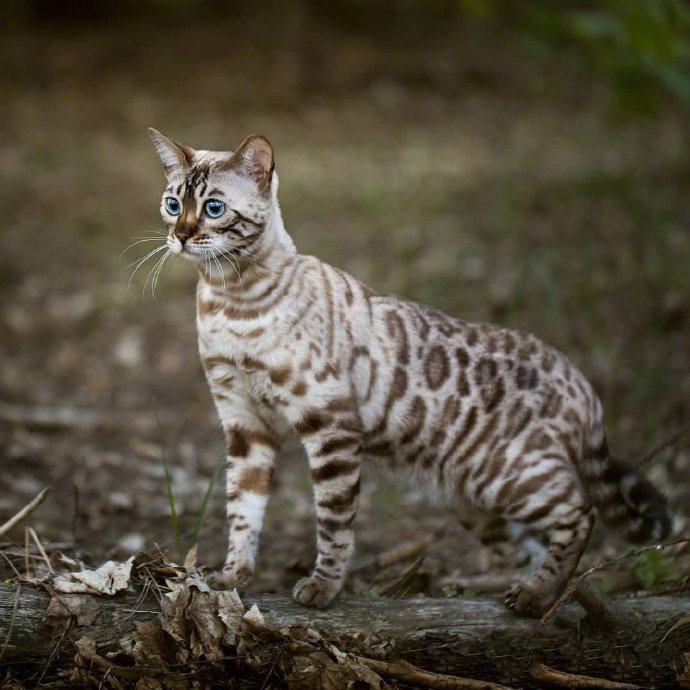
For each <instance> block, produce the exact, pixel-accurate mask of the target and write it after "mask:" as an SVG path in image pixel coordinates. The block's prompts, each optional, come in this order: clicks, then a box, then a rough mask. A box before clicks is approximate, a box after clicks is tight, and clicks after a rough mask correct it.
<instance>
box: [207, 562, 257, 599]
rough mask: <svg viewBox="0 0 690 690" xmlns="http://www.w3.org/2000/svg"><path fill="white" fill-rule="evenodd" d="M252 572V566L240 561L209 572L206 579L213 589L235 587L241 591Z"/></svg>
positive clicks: (247, 582)
mask: <svg viewBox="0 0 690 690" xmlns="http://www.w3.org/2000/svg"><path fill="white" fill-rule="evenodd" d="M253 574H254V568H252V567H251V566H250V565H249V564H248V563H246V562H241V563H237V564H234V565H230V566H224V567H223V570H221V571H220V572H216V573H211V574H210V575H209V576H208V577H207V578H206V580H207V582H208V584H209V585H211V587H213V588H214V589H237V590H239V591H240V592H241V591H242V590H243V589H244V588H245V587H246V586H247V584H249V581H250V580H251V579H252V575H253Z"/></svg>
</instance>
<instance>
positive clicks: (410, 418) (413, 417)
mask: <svg viewBox="0 0 690 690" xmlns="http://www.w3.org/2000/svg"><path fill="white" fill-rule="evenodd" d="M425 417H426V403H425V402H424V400H423V398H421V397H420V396H419V395H416V396H415V397H414V399H413V400H412V404H411V405H410V409H409V410H408V412H407V427H406V428H405V431H404V432H403V433H402V434H401V436H400V443H402V444H406V443H409V442H410V441H412V440H413V439H415V438H416V437H417V436H418V435H419V432H420V431H421V430H422V427H423V426H424V418H425Z"/></svg>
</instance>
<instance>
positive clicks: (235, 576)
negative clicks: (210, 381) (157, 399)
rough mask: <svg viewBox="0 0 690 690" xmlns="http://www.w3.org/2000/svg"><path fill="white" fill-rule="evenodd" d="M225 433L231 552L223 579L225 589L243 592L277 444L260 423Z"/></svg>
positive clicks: (259, 531)
mask: <svg viewBox="0 0 690 690" xmlns="http://www.w3.org/2000/svg"><path fill="white" fill-rule="evenodd" d="M257 422H259V423H257ZM224 431H225V436H226V439H227V447H228V454H227V461H226V464H225V471H226V478H225V490H226V493H225V504H226V517H227V521H228V552H227V556H226V558H225V563H224V565H223V570H222V573H221V577H220V580H221V582H222V584H224V585H225V586H226V587H229V588H232V587H237V588H238V589H242V588H244V586H245V585H246V584H247V582H248V581H249V579H250V578H251V576H252V575H253V574H254V565H255V561H256V551H257V547H258V545H259V535H260V533H261V527H262V525H263V521H264V514H265V511H266V505H267V503H268V494H269V488H270V482H271V477H272V475H273V466H274V461H275V456H276V451H277V443H276V442H275V440H274V438H273V436H272V434H271V433H270V432H269V430H268V429H266V428H265V426H263V424H262V423H260V421H259V420H255V423H254V424H247V422H246V421H245V423H244V424H243V425H242V426H228V427H226V428H225V429H224Z"/></svg>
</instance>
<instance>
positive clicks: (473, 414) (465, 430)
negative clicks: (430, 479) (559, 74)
mask: <svg viewBox="0 0 690 690" xmlns="http://www.w3.org/2000/svg"><path fill="white" fill-rule="evenodd" d="M476 423H477V408H476V407H475V406H472V407H470V410H469V412H468V413H467V416H466V417H465V419H464V420H463V425H462V429H459V430H458V432H457V434H456V436H455V440H454V441H453V445H452V446H451V447H450V448H449V449H448V450H447V451H446V452H445V454H444V455H443V458H441V463H440V464H439V467H438V476H439V479H440V480H441V481H442V480H443V470H444V468H445V466H446V463H447V462H448V461H449V460H450V459H451V458H452V457H453V455H454V454H455V452H456V451H457V449H458V448H459V447H460V444H461V443H462V441H463V439H465V438H466V437H467V436H469V435H470V433H472V429H474V425H475V424H476Z"/></svg>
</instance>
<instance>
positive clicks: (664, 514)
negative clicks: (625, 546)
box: [579, 437, 672, 544]
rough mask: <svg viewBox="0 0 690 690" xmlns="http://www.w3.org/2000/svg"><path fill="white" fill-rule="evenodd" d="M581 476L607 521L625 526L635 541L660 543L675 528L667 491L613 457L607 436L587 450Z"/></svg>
mask: <svg viewBox="0 0 690 690" xmlns="http://www.w3.org/2000/svg"><path fill="white" fill-rule="evenodd" d="M579 471H580V478H581V479H582V482H583V484H584V485H585V490H586V491H587V493H588V494H589V497H590V500H591V501H592V504H593V505H594V507H595V508H596V509H597V511H598V512H599V514H600V515H601V517H602V519H603V520H604V522H605V523H606V524H607V525H609V526H611V527H616V528H624V529H625V531H626V537H627V539H628V540H629V541H631V542H634V543H635V544H641V543H646V542H658V541H661V540H662V539H664V538H665V537H666V536H667V535H668V533H669V532H670V531H671V522H672V520H671V513H670V512H669V509H668V505H667V503H666V499H665V497H664V496H663V494H662V493H661V492H660V491H659V490H658V489H657V488H656V487H655V486H654V485H653V484H652V483H651V482H650V481H648V480H647V479H646V478H645V477H643V476H642V474H641V473H640V472H638V471H637V470H635V469H633V468H631V467H628V466H627V465H626V464H625V463H623V462H621V461H620V460H614V459H613V458H611V457H610V456H609V451H608V446H607V444H606V438H605V437H603V440H602V441H601V442H600V443H598V444H596V445H592V446H590V447H588V448H586V449H585V453H584V457H583V458H582V461H581V463H580V468H579Z"/></svg>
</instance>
